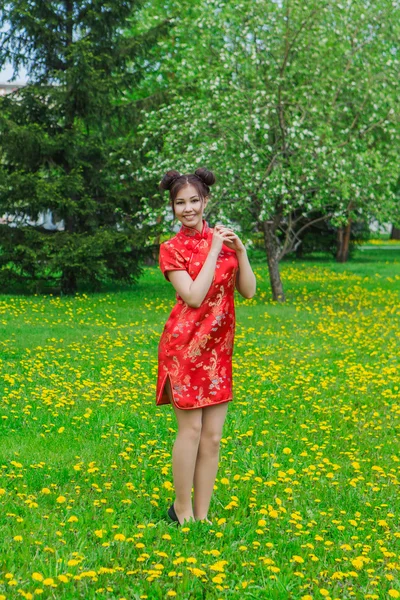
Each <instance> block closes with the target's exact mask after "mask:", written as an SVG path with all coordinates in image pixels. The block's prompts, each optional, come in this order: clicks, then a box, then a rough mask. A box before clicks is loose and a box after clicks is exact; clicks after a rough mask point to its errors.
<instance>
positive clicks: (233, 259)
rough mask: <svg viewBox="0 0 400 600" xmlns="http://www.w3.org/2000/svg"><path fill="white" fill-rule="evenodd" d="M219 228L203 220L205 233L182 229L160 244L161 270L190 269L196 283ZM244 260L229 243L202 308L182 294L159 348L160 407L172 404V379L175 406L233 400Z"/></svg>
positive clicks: (157, 402)
mask: <svg viewBox="0 0 400 600" xmlns="http://www.w3.org/2000/svg"><path fill="white" fill-rule="evenodd" d="M213 231H214V230H213V229H212V228H210V227H209V226H208V223H207V222H206V221H205V220H204V219H203V229H202V232H201V233H200V232H199V231H197V229H194V228H193V227H187V226H186V225H182V226H181V229H180V230H179V232H178V233H177V234H176V235H175V236H174V237H173V238H171V239H170V240H168V241H166V242H163V243H162V244H161V245H160V256H159V261H160V269H161V271H162V272H163V274H164V276H165V278H166V279H167V280H168V273H167V271H168V270H179V271H187V272H188V273H189V275H190V276H191V278H192V279H193V280H194V279H196V277H197V275H198V274H199V272H200V270H201V268H202V266H203V264H204V262H205V260H206V258H207V255H208V252H209V250H210V248H211V242H212V237H213ZM238 269H239V261H238V258H237V256H236V252H235V251H234V250H231V249H230V248H228V247H227V246H225V245H224V244H223V246H222V249H221V252H220V254H219V256H218V259H217V263H216V268H215V273H214V276H213V280H212V283H211V285H210V288H209V290H208V292H207V294H206V296H205V298H204V300H203V302H202V303H201V306H199V307H198V308H192V307H190V306H189V305H188V304H186V302H185V301H184V300H183V299H182V298H181V297H180V296H179V295H178V294H177V293H176V301H177V302H176V304H175V306H174V307H173V309H172V311H171V314H170V315H169V317H168V320H167V322H166V324H165V326H164V330H163V332H162V334H161V338H160V342H159V345H158V377H157V391H156V405H160V404H169V403H170V401H169V398H168V396H167V392H166V390H165V388H164V386H165V382H166V379H167V377H169V378H170V383H171V389H172V392H173V400H174V404H175V405H176V406H177V407H178V408H182V409H185V410H190V409H194V408H202V407H203V406H210V405H212V404H220V403H221V402H228V401H230V400H232V354H233V344H234V334H235V323H236V322H235V307H234V292H235V281H236V273H237V271H238Z"/></svg>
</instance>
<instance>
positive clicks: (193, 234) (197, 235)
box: [179, 219, 210, 240]
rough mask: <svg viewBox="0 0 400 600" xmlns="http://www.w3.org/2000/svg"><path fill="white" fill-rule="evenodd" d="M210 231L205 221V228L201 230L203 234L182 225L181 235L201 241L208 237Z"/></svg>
mask: <svg viewBox="0 0 400 600" xmlns="http://www.w3.org/2000/svg"><path fill="white" fill-rule="evenodd" d="M209 230H210V227H209V225H208V223H207V221H205V220H204V219H203V228H202V230H201V233H200V232H199V231H198V230H197V229H195V228H194V227H188V226H187V225H184V224H182V226H181V228H180V230H179V233H180V234H182V235H184V236H187V237H190V238H195V239H198V240H201V239H203V238H207V237H208V232H209Z"/></svg>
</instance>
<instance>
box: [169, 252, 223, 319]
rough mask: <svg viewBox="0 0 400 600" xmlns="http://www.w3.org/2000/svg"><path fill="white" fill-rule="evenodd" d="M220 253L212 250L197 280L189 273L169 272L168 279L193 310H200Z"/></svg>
mask: <svg viewBox="0 0 400 600" xmlns="http://www.w3.org/2000/svg"><path fill="white" fill-rule="evenodd" d="M218 255H219V251H218V250H215V249H213V248H211V250H210V252H209V253H208V256H207V258H206V260H205V261H204V265H203V266H202V268H201V271H200V273H199V274H198V275H197V277H196V279H195V280H194V281H193V279H192V278H191V277H190V275H189V273H188V272H187V271H168V277H169V280H170V282H171V283H172V285H173V286H174V288H175V290H176V291H177V293H178V294H179V296H180V297H181V298H182V299H183V300H184V301H185V302H186V304H188V305H189V306H191V307H192V308H199V306H200V305H201V303H202V302H203V300H204V298H205V297H206V295H207V292H208V290H209V289H210V285H211V283H212V280H213V277H214V272H215V267H216V264H217V258H218Z"/></svg>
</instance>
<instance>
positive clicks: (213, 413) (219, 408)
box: [194, 402, 228, 520]
mask: <svg viewBox="0 0 400 600" xmlns="http://www.w3.org/2000/svg"><path fill="white" fill-rule="evenodd" d="M227 410H228V402H223V403H221V404H214V406H207V407H203V424H202V428H201V437H200V443H199V450H198V454H197V460H196V466H195V471H194V516H195V519H196V520H201V519H207V513H208V508H209V506H210V501H211V495H212V493H213V489H214V483H215V478H216V476H217V471H218V461H219V447H220V441H221V437H222V429H223V426H224V422H225V417H226V413H227Z"/></svg>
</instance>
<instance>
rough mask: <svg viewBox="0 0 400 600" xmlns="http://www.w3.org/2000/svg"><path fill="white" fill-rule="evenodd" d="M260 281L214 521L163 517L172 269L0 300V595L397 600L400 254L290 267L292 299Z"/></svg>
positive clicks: (168, 490) (169, 439) (251, 303)
mask: <svg viewBox="0 0 400 600" xmlns="http://www.w3.org/2000/svg"><path fill="white" fill-rule="evenodd" d="M254 270H255V272H256V276H257V281H258V290H257V295H256V296H255V297H254V298H253V299H251V300H245V299H243V298H241V297H240V296H238V295H237V296H236V318H237V327H236V338H235V349H234V400H233V402H231V403H230V405H229V410H228V416H227V420H226V423H225V428H224V438H223V440H222V444H221V453H220V467H219V471H218V474H217V481H216V485H215V492H214V495H213V498H212V502H211V507H210V513H209V518H210V519H212V521H213V525H207V524H206V523H201V522H197V523H194V524H190V526H187V527H182V528H177V527H176V525H175V524H174V523H171V522H169V520H168V517H167V516H166V510H167V508H168V507H169V505H170V504H171V502H172V500H173V499H174V491H173V481H172V473H171V450H172V445H173V441H174V439H175V434H176V422H175V417H174V414H173V411H172V407H171V406H160V407H156V406H155V382H156V372H157V344H158V340H159V337H160V335H161V331H162V328H163V325H164V323H165V321H166V319H167V316H168V314H169V312H170V310H171V308H172V306H173V303H174V293H173V288H172V286H171V285H170V284H169V283H168V282H166V281H165V280H164V278H163V276H162V274H161V272H160V271H159V270H158V269H157V268H156V267H154V268H153V267H151V268H150V267H149V268H146V271H145V275H144V277H143V278H142V279H141V281H140V283H139V285H138V286H137V288H136V289H133V290H124V289H119V290H118V291H112V290H111V289H110V291H107V292H105V293H103V294H92V295H87V294H83V293H81V294H79V295H78V296H77V297H75V298H65V297H63V298H60V297H39V296H36V297H27V296H0V357H1V360H0V386H1V390H0V391H1V394H0V398H1V410H0V453H1V454H0V456H1V460H0V466H1V475H0V506H1V510H0V568H1V572H0V600H1V599H3V600H4V599H7V600H8V599H11V598H28V599H29V598H37V597H40V598H43V599H47V598H56V599H57V600H58V599H74V600H75V599H78V598H84V599H91V598H101V599H118V600H122V599H125V600H133V599H139V598H141V599H149V600H153V599H167V598H174V597H175V598H177V600H186V599H206V600H217V599H227V598H229V599H239V598H254V599H258V598H260V599H265V600H267V599H282V600H286V599H289V598H290V599H303V600H310V599H311V598H312V599H319V598H325V599H327V600H329V599H332V600H333V599H347V598H356V599H361V598H362V599H381V598H382V599H383V598H384V599H386V598H400V525H399V523H400V514H399V513H400V511H399V506H400V503H399V467H400V447H399V439H398V434H399V414H400V402H399V382H400V377H399V314H400V302H399V296H400V294H399V292H400V250H392V251H390V250H385V251H384V250H375V249H373V250H371V251H367V250H364V251H357V255H356V258H355V260H353V261H352V262H349V263H347V264H344V265H341V264H336V263H335V262H333V261H330V260H327V259H326V258H325V259H324V258H323V257H320V258H318V259H315V260H310V261H302V262H294V261H286V262H284V263H283V264H282V267H281V272H282V277H283V281H284V286H285V291H286V293H287V297H288V299H287V302H286V303H285V304H284V305H279V304H277V303H273V302H272V301H271V300H270V291H269V284H268V274H267V270H266V268H265V266H264V265H263V264H261V263H257V264H255V266H254Z"/></svg>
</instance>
